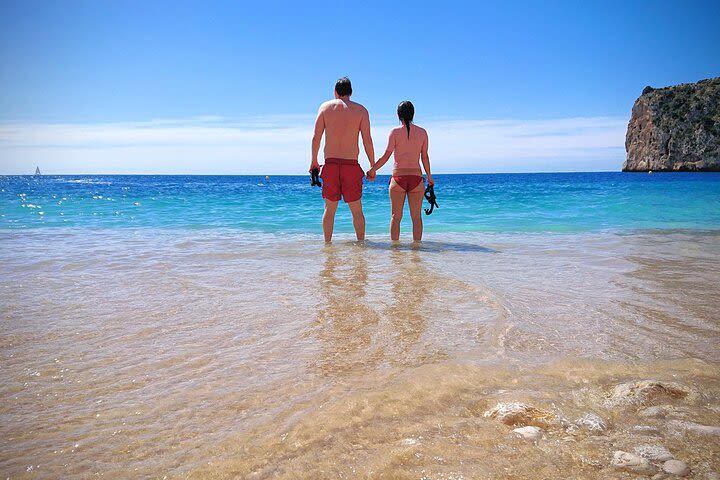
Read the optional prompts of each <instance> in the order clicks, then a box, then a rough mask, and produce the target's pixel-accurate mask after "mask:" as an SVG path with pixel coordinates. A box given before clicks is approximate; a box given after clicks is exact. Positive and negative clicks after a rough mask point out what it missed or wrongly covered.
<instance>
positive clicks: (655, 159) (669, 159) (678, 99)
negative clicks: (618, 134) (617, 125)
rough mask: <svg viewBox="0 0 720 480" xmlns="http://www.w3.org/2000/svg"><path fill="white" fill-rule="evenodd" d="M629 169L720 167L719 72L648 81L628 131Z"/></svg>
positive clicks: (677, 169) (658, 169)
mask: <svg viewBox="0 0 720 480" xmlns="http://www.w3.org/2000/svg"><path fill="white" fill-rule="evenodd" d="M625 150H626V151H627V159H626V160H625V163H624V164H623V171H624V172H643V171H648V170H653V171H658V172H660V171H663V172H674V171H693V172H701V171H705V172H709V171H720V77H718V78H711V79H708V80H702V81H700V82H698V83H686V84H683V85H677V86H674V87H666V88H657V89H655V88H652V87H645V90H643V92H642V95H640V98H638V99H637V100H636V101H635V105H633V108H632V117H631V118H630V123H629V124H628V130H627V135H626V137H625Z"/></svg>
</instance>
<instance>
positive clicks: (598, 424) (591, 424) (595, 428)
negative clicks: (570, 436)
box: [575, 413, 607, 433]
mask: <svg viewBox="0 0 720 480" xmlns="http://www.w3.org/2000/svg"><path fill="white" fill-rule="evenodd" d="M575 423H576V424H577V425H578V426H580V427H583V428H586V429H588V430H590V431H591V432H594V433H601V432H604V431H605V430H607V422H606V421H605V420H604V419H603V418H602V417H601V416H600V415H595V414H594V413H586V414H585V415H583V416H582V417H580V418H578V419H577V420H575Z"/></svg>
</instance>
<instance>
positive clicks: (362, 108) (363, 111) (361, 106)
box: [350, 101, 368, 113]
mask: <svg viewBox="0 0 720 480" xmlns="http://www.w3.org/2000/svg"><path fill="white" fill-rule="evenodd" d="M350 104H351V105H352V106H353V108H355V109H357V110H358V111H360V112H362V113H368V111H367V108H365V107H364V106H363V105H362V104H361V103H357V102H353V101H350Z"/></svg>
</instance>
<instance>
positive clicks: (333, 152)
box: [316, 98, 375, 160]
mask: <svg viewBox="0 0 720 480" xmlns="http://www.w3.org/2000/svg"><path fill="white" fill-rule="evenodd" d="M318 117H319V118H318V120H319V121H321V122H322V123H323V125H324V127H325V149H324V154H325V158H347V159H351V160H357V158H358V155H359V154H360V149H359V148H358V135H359V134H360V132H361V131H363V137H364V138H369V137H370V118H369V115H368V111H367V110H366V109H365V107H363V106H362V105H360V104H359V103H355V102H353V101H352V100H348V99H340V98H336V99H334V100H329V101H327V102H325V103H323V104H322V105H320V110H319V112H318ZM317 127H318V126H317V125H316V129H317ZM372 160H375V159H374V158H373V159H372Z"/></svg>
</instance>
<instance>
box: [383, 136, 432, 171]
mask: <svg viewBox="0 0 720 480" xmlns="http://www.w3.org/2000/svg"><path fill="white" fill-rule="evenodd" d="M427 149H428V135H427V132H426V131H425V129H424V128H422V127H418V126H417V125H415V124H412V123H411V124H410V138H408V131H407V128H405V125H400V126H399V127H395V128H393V129H392V130H390V136H389V137H388V146H387V149H386V150H385V153H388V152H392V151H394V152H395V155H394V157H395V164H394V165H393V172H392V174H393V176H399V175H422V170H421V169H420V154H421V153H422V152H427Z"/></svg>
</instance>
